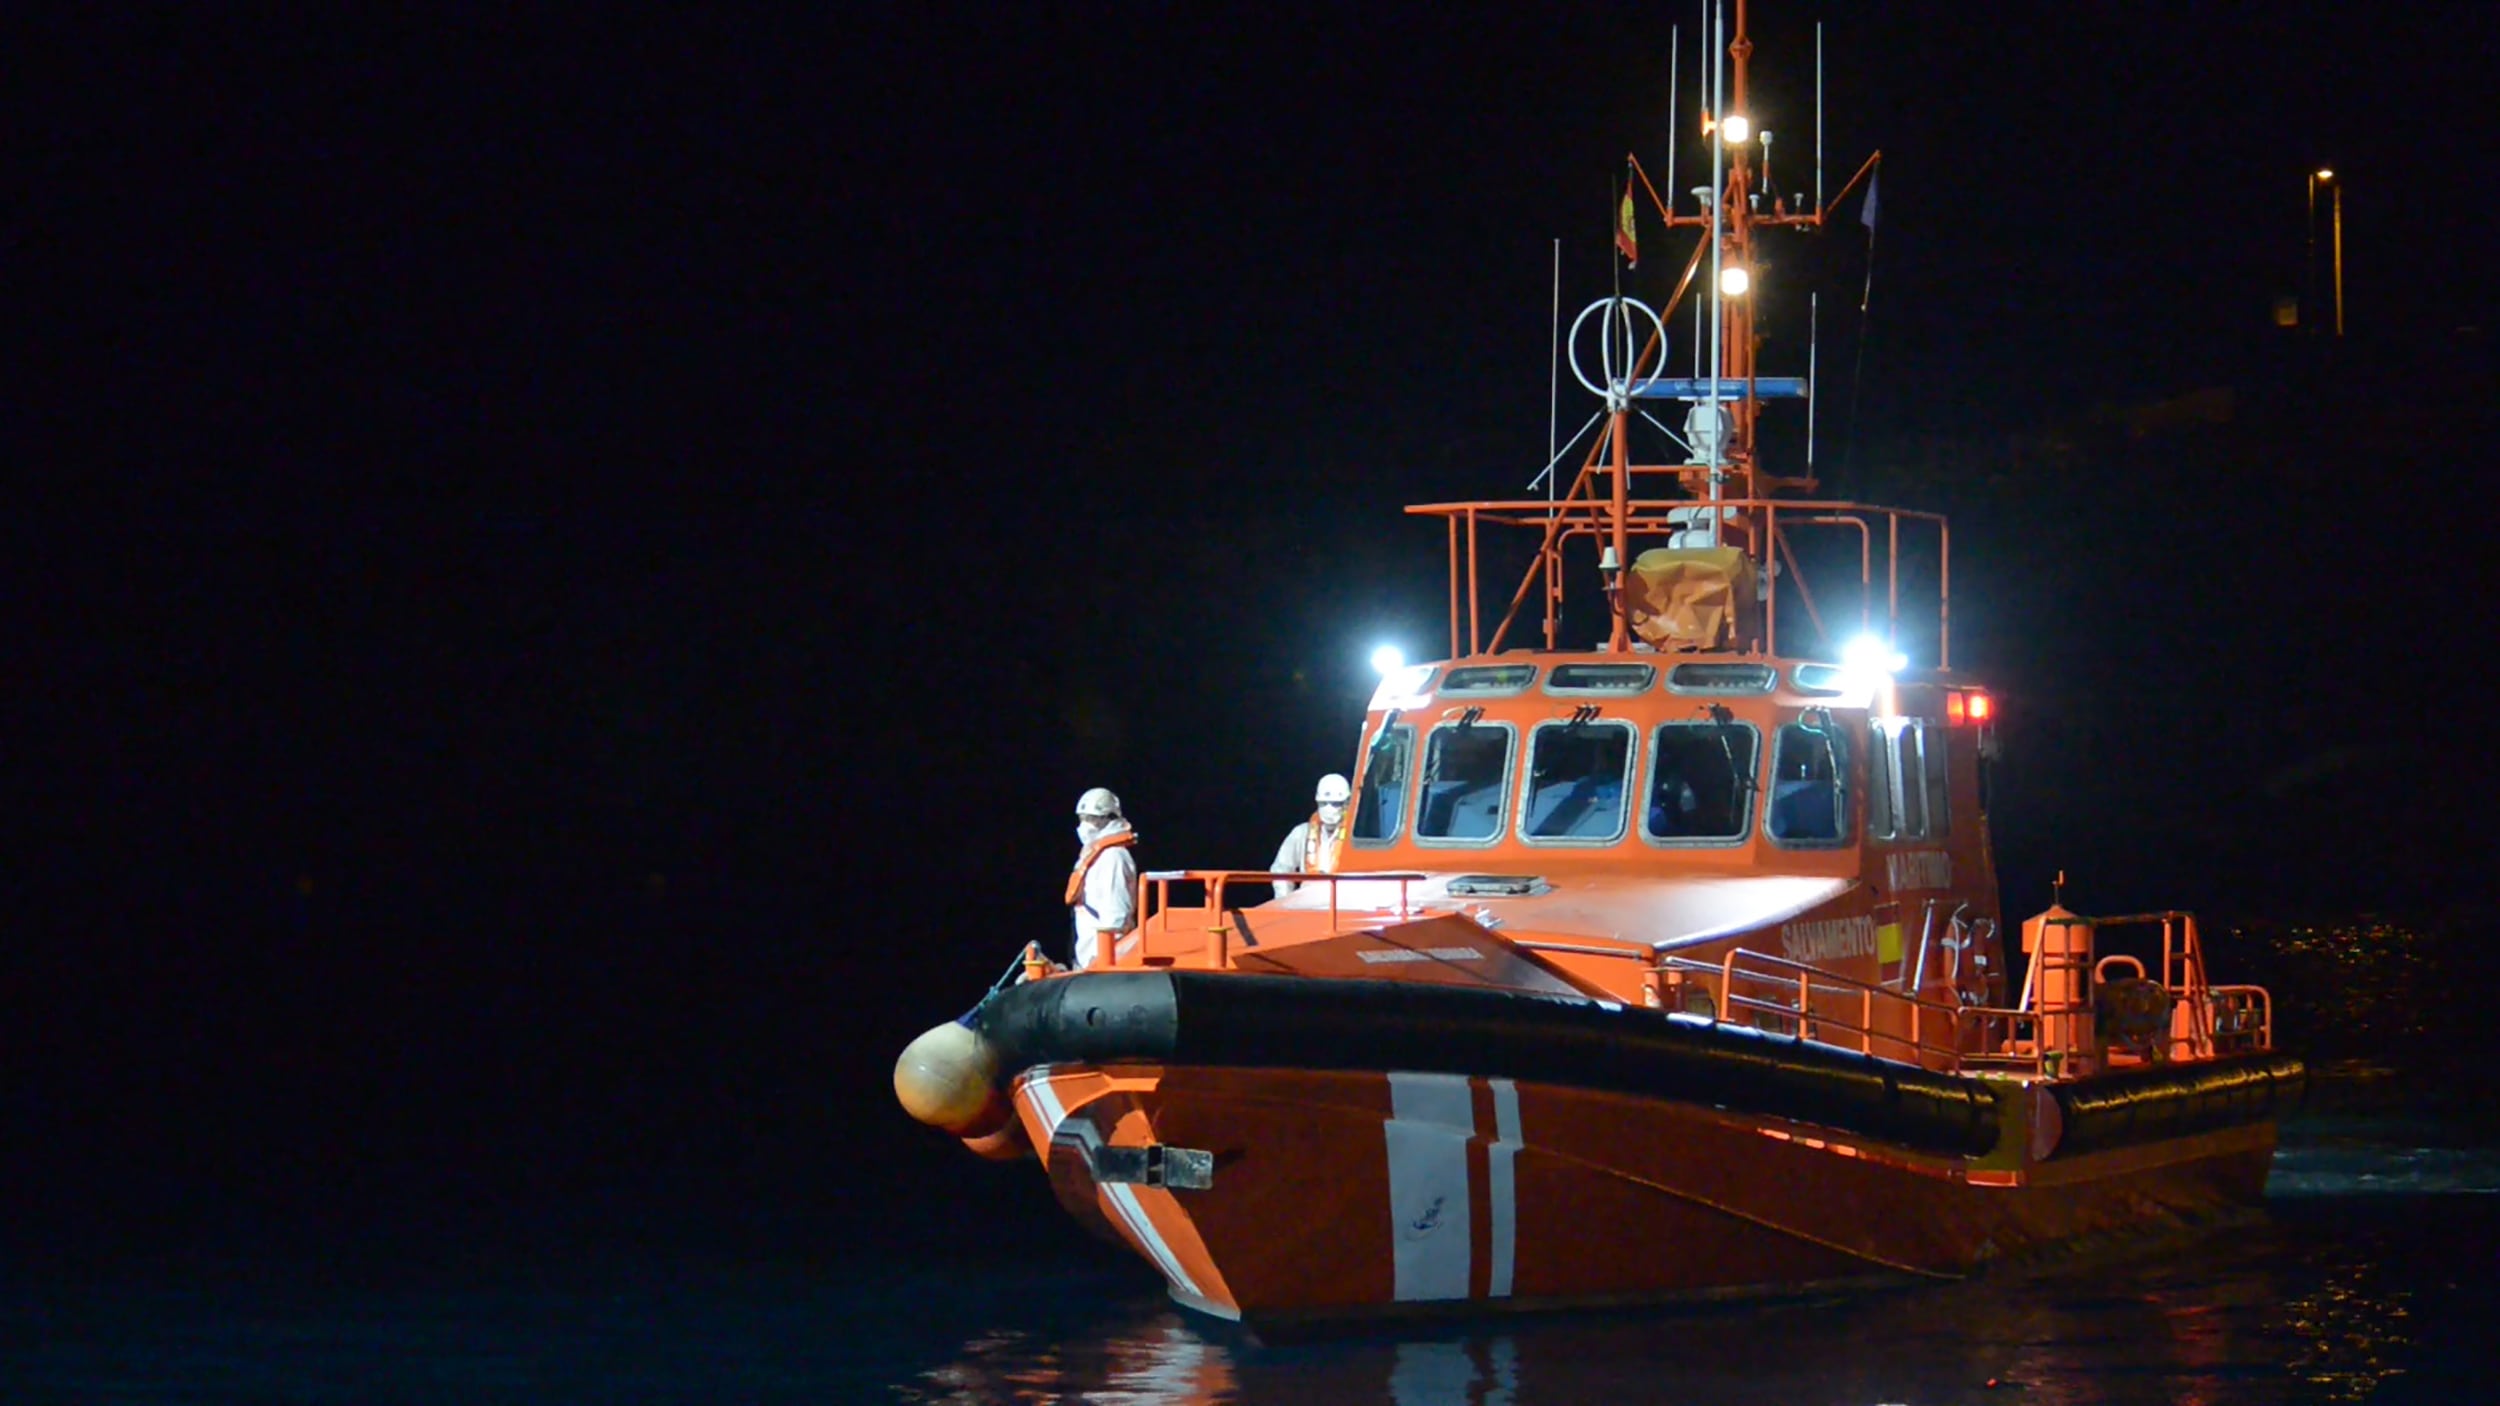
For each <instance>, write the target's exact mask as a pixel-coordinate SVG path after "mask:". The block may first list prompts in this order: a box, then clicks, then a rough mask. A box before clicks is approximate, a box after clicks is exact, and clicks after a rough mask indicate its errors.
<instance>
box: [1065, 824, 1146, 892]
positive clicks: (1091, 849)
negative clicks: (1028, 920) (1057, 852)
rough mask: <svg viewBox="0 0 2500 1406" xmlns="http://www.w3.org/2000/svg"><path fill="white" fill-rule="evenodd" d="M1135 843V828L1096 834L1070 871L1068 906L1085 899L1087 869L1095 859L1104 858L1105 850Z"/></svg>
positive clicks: (1091, 866)
mask: <svg viewBox="0 0 2500 1406" xmlns="http://www.w3.org/2000/svg"><path fill="white" fill-rule="evenodd" d="M1135 843H1137V832H1136V831H1134V830H1114V831H1111V832H1110V833H1108V834H1103V835H1096V836H1095V837H1094V842H1093V843H1092V844H1089V845H1087V846H1086V847H1085V852H1084V853H1083V854H1080V855H1078V856H1077V857H1076V867H1075V868H1074V869H1071V870H1069V871H1068V906H1069V907H1070V908H1074V907H1075V906H1077V905H1078V904H1080V903H1083V902H1084V901H1085V871H1086V870H1088V869H1091V868H1093V867H1094V861H1095V860H1097V859H1100V858H1102V854H1103V851H1104V850H1110V849H1122V848H1125V847H1126V846H1129V845H1133V844H1135Z"/></svg>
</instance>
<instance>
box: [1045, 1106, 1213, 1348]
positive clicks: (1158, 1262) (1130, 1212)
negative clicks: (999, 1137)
mask: <svg viewBox="0 0 2500 1406" xmlns="http://www.w3.org/2000/svg"><path fill="white" fill-rule="evenodd" d="M1024 1087H1025V1091H1026V1092H1028V1093H1030V1094H1031V1095H1032V1096H1033V1106H1034V1108H1035V1110H1036V1111H1038V1112H1039V1113H1040V1114H1041V1115H1042V1121H1043V1122H1044V1123H1046V1124H1048V1125H1049V1127H1050V1130H1051V1136H1052V1137H1053V1138H1054V1139H1055V1138H1056V1137H1057V1136H1058V1134H1059V1128H1060V1125H1061V1124H1063V1123H1065V1122H1067V1121H1068V1114H1067V1110H1066V1109H1064V1108H1062V1107H1061V1106H1060V1104H1059V1094H1058V1092H1057V1091H1056V1090H1054V1089H1052V1088H1051V1086H1050V1074H1049V1071H1047V1070H1041V1069H1037V1070H1035V1071H1033V1072H1032V1073H1030V1074H1028V1075H1026V1076H1025V1079H1024ZM1071 1131H1072V1132H1073V1133H1074V1134H1075V1135H1076V1138H1077V1141H1079V1142H1080V1143H1082V1144H1083V1145H1084V1147H1085V1150H1086V1151H1087V1152H1089V1153H1090V1152H1092V1151H1093V1150H1094V1149H1095V1148H1098V1147H1100V1146H1102V1130H1101V1129H1099V1128H1096V1127H1095V1126H1094V1120H1093V1119H1091V1118H1079V1119H1077V1120H1076V1124H1075V1127H1074V1128H1072V1129H1071ZM1092 1169H1093V1163H1092V1161H1091V1160H1090V1159H1089V1160H1088V1161H1087V1163H1086V1170H1087V1171H1088V1172H1089V1173H1090V1172H1091V1171H1092ZM1094 1185H1095V1188H1096V1189H1097V1190H1099V1191H1101V1192H1102V1194H1103V1199H1104V1200H1106V1201H1109V1202H1110V1203H1111V1208H1112V1209H1113V1210H1114V1211H1117V1212H1118V1213H1119V1216H1120V1219H1121V1220H1122V1221H1124V1222H1126V1223H1127V1225H1128V1228H1129V1230H1130V1232H1131V1233H1132V1234H1134V1235H1136V1237H1137V1241H1138V1243H1139V1244H1141V1245H1143V1246H1145V1247H1146V1253H1147V1255H1149V1256H1150V1257H1152V1258H1153V1260H1154V1262H1155V1267H1156V1268H1158V1269H1160V1270H1162V1271H1163V1277H1164V1279H1165V1280H1166V1281H1167V1282H1168V1283H1169V1284H1170V1285H1171V1288H1172V1291H1173V1292H1174V1293H1176V1294H1185V1295H1187V1296H1188V1297H1189V1298H1190V1299H1191V1300H1193V1301H1196V1302H1198V1303H1205V1302H1206V1301H1207V1296H1206V1294H1205V1292H1204V1291H1202V1290H1200V1289H1199V1287H1198V1281H1196V1280H1194V1279H1192V1278H1190V1277H1189V1271H1188V1270H1186V1269H1184V1268H1182V1267H1181V1260H1180V1256H1178V1255H1176V1254H1173V1253H1172V1247H1171V1246H1170V1245H1167V1244H1165V1243H1164V1241H1163V1234H1162V1232H1160V1231H1158V1230H1156V1229H1155V1223H1154V1221H1153V1220H1152V1219H1151V1218H1150V1217H1148V1216H1147V1214H1146V1208H1145V1207H1144V1206H1143V1205H1141V1204H1139V1202H1138V1200H1137V1188H1135V1187H1133V1186H1130V1185H1129V1184H1128V1183H1126V1182H1116V1181H1115V1182H1110V1183H1107V1184H1106V1183H1103V1182H1096V1183H1095V1184H1094Z"/></svg>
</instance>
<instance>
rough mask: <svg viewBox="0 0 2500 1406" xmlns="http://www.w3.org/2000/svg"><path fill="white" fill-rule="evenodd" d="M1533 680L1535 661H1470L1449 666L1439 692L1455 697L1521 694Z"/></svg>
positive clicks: (1492, 696) (1494, 696)
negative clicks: (1473, 662) (1468, 663)
mask: <svg viewBox="0 0 2500 1406" xmlns="http://www.w3.org/2000/svg"><path fill="white" fill-rule="evenodd" d="M1535 682H1536V666H1535V665H1534V664H1470V665H1468V666H1467V667H1466V668H1463V669H1452V670H1450V672H1449V676H1448V677H1447V678H1444V679H1443V680H1441V691H1442V692H1443V693H1445V694H1450V695H1452V696H1455V697H1476V698H1501V697H1505V696H1507V695H1509V694H1513V693H1522V692H1525V691H1526V690H1527V687H1528V685H1530V684H1532V683H1535Z"/></svg>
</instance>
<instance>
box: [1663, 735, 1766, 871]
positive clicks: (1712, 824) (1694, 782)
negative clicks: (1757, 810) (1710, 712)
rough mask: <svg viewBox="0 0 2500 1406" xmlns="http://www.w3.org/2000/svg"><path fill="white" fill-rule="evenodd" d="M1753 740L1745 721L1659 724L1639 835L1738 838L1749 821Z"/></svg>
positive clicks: (1676, 838)
mask: <svg viewBox="0 0 2500 1406" xmlns="http://www.w3.org/2000/svg"><path fill="white" fill-rule="evenodd" d="M1757 737H1758V734H1757V733H1755V731H1754V730H1753V728H1752V727H1751V726H1749V725H1748V724H1745V723H1735V722H1729V723H1719V722H1707V723H1664V724H1661V725H1660V726H1659V728H1658V735H1657V741H1656V747H1655V752H1654V760H1653V761H1652V762H1651V764H1650V768H1649V795H1648V798H1647V800H1646V802H1645V804H1644V805H1643V807H1642V810H1641V833H1642V834H1644V835H1646V836H1648V837H1649V838H1651V839H1653V840H1667V841H1711V840H1741V839H1743V838H1744V837H1745V830H1746V827H1747V826H1749V825H1750V824H1752V822H1753V793H1754V758H1755V755H1756V749H1757V747H1758V745H1759V744H1758V742H1757V740H1756V739H1757Z"/></svg>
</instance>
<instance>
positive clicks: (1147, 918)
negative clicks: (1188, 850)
mask: <svg viewBox="0 0 2500 1406" xmlns="http://www.w3.org/2000/svg"><path fill="white" fill-rule="evenodd" d="M1423 878H1424V876H1423V875H1421V874H1277V873H1270V872H1269V871H1267V870H1265V869H1164V870H1155V871H1150V872H1148V873H1143V874H1140V875H1138V876H1137V912H1138V923H1137V928H1136V931H1134V932H1132V933H1130V934H1129V935H1128V936H1126V937H1123V938H1121V939H1120V941H1119V942H1118V943H1116V944H1113V943H1105V944H1102V945H1101V946H1098V947H1097V948H1096V949H1095V953H1094V966H1095V968H1109V967H1160V966H1172V965H1175V964H1177V963H1178V962H1180V961H1181V960H1182V959H1183V958H1191V959H1195V960H1197V961H1201V962H1204V963H1205V964H1206V965H1208V966H1211V967H1226V966H1230V965H1232V943H1233V935H1234V933H1236V932H1237V931H1239V930H1240V928H1241V927H1242V916H1241V908H1240V906H1239V905H1237V904H1233V903H1229V902H1227V901H1226V900H1227V898H1228V897H1229V895H1228V894H1227V893H1226V890H1227V889H1229V888H1230V887H1231V886H1233V885H1234V884H1243V883H1249V884H1262V885H1267V884H1274V883H1275V882H1276V881H1278V880H1280V879H1282V880H1285V881H1287V882H1289V883H1293V884H1297V885H1300V884H1317V885H1322V886H1324V887H1326V888H1327V890H1328V926H1329V929H1330V930H1331V931H1334V930H1336V929H1338V928H1340V927H1343V926H1344V922H1343V916H1342V915H1343V913H1344V911H1345V910H1344V909H1343V908H1342V907H1341V906H1340V904H1339V902H1338V896H1339V886H1340V885H1342V884H1350V883H1366V884H1386V883H1395V884H1396V885H1397V905H1396V907H1395V909H1393V910H1391V911H1393V912H1394V913H1396V914H1397V915H1399V916H1400V917H1412V916H1414V915H1415V907H1414V904H1413V902H1412V901H1411V898H1412V894H1411V892H1410V886H1411V885H1414V884H1416V883H1419V882H1421V881H1422V880H1423ZM1174 884H1203V885H1205V888H1206V892H1205V897H1204V901H1202V902H1200V903H1198V904H1195V905H1191V904H1180V903H1174V902H1173V901H1172V886H1173V885H1174ZM1360 911H1361V913H1362V916H1364V917H1366V918H1369V917H1376V916H1379V914H1380V911H1381V910H1380V909H1377V908H1366V909H1363V910H1360ZM1132 939H1134V941H1133V942H1132Z"/></svg>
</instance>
